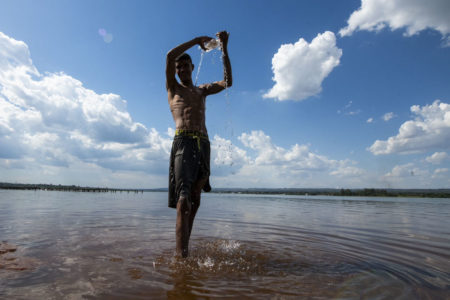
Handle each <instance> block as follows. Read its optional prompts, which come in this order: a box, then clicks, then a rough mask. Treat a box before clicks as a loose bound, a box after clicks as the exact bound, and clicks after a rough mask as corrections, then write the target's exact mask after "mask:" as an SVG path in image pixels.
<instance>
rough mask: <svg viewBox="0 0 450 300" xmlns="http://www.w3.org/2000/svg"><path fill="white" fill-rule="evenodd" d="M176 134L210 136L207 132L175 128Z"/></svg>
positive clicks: (198, 136) (197, 136)
mask: <svg viewBox="0 0 450 300" xmlns="http://www.w3.org/2000/svg"><path fill="white" fill-rule="evenodd" d="M175 136H191V137H195V138H205V139H207V138H208V135H207V134H204V133H203V132H200V131H196V130H187V129H177V130H175Z"/></svg>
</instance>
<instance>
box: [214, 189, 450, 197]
mask: <svg viewBox="0 0 450 300" xmlns="http://www.w3.org/2000/svg"><path fill="white" fill-rule="evenodd" d="M213 192H215V193H239V194H268V195H271V194H272V195H280V194H283V195H311V196H317V195H324V196H360V197H364V196H367V197H413V198H414V197H424V198H425V197H426V198H450V189H374V188H366V189H325V188H324V189H295V188H294V189H257V188H252V189H239V188H236V189H214V190H213Z"/></svg>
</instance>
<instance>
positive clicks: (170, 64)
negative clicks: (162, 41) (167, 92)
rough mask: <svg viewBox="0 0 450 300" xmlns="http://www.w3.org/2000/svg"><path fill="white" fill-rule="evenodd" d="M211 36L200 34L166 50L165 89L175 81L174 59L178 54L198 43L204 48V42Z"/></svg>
mask: <svg viewBox="0 0 450 300" xmlns="http://www.w3.org/2000/svg"><path fill="white" fill-rule="evenodd" d="M211 39H212V38H211V37H208V36H200V37H196V38H194V39H192V40H190V41H188V42H186V43H183V44H181V45H178V46H176V47H175V48H173V49H172V50H170V51H169V52H167V56H166V89H169V88H171V87H172V86H173V85H174V84H175V83H176V82H177V81H176V79H175V73H176V72H175V60H176V58H177V57H178V56H180V55H181V54H183V53H184V52H185V51H186V50H188V49H189V48H191V47H192V46H195V45H199V46H200V47H201V48H202V49H203V50H206V49H205V46H204V43H206V42H208V41H209V40H211Z"/></svg>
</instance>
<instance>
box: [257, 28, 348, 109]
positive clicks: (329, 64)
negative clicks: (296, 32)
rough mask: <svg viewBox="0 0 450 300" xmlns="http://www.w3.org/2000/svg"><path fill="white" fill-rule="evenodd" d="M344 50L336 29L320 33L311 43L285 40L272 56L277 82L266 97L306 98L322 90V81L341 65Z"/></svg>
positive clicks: (284, 98) (300, 40)
mask: <svg viewBox="0 0 450 300" xmlns="http://www.w3.org/2000/svg"><path fill="white" fill-rule="evenodd" d="M341 56H342V50H341V49H339V48H337V47H336V37H335V35H334V33H333V32H330V31H326V32H324V33H322V34H318V35H317V36H316V37H315V38H314V39H313V40H312V41H311V43H308V42H307V41H305V40H304V39H303V38H300V39H299V40H298V41H297V42H296V43H295V44H284V45H281V47H280V48H279V49H278V52H277V53H275V55H274V56H273V58H272V70H273V73H274V76H273V80H274V81H275V85H274V86H273V87H272V88H271V89H270V90H269V91H268V92H267V93H266V94H264V97H265V98H276V99H278V100H280V101H282V100H297V101H300V100H304V99H306V98H308V97H310V96H314V95H316V94H318V93H320V92H321V91H322V81H323V80H324V79H325V78H326V77H327V76H328V75H329V74H330V72H331V71H332V70H333V69H334V68H335V67H336V66H338V65H339V62H340V58H341Z"/></svg>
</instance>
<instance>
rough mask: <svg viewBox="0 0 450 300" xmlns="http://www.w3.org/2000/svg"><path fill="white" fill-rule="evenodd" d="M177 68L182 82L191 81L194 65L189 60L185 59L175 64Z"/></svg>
mask: <svg viewBox="0 0 450 300" xmlns="http://www.w3.org/2000/svg"><path fill="white" fill-rule="evenodd" d="M175 68H176V72H177V75H178V77H179V78H180V80H181V81H186V80H190V79H191V77H192V71H193V70H194V65H193V64H192V62H191V61H189V60H188V59H183V60H180V61H177V62H176V63H175Z"/></svg>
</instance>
